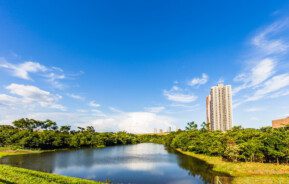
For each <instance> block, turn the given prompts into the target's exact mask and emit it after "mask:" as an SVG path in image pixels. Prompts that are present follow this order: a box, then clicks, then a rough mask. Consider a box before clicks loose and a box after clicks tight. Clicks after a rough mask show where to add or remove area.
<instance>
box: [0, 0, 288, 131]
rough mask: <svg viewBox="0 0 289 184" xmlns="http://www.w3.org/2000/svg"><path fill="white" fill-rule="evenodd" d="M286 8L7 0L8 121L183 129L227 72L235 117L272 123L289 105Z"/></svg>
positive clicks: (2, 119) (3, 88)
mask: <svg viewBox="0 0 289 184" xmlns="http://www.w3.org/2000/svg"><path fill="white" fill-rule="evenodd" d="M260 4H262V6H260ZM288 12H289V2H288V1H281V0H274V1H273V0H272V1H266V2H264V1H261V0H259V1H258V0H257V1H254V2H252V1H242V2H238V3H236V2H232V1H218V3H215V2H212V1H211V2H209V1H202V3H200V2H197V1H194V2H192V1H181V2H180V1H168V0H166V1H158V0H157V1H155V0H154V1H147V0H144V1H85V2H80V1H79V2H77V1H46V2H44V1H41V2H39V1H29V2H27V1H22V2H21V1H0V123H1V124H9V123H11V121H13V120H15V119H18V118H22V117H28V118H35V119H40V120H44V119H52V120H54V121H57V122H58V123H59V124H61V125H64V124H69V125H72V126H73V127H76V126H88V125H93V126H95V128H96V130H98V131H119V130H126V131H129V132H152V131H153V130H154V128H157V129H160V128H161V129H163V130H167V129H168V127H169V126H171V127H172V128H173V129H175V128H184V127H185V124H186V123H187V122H188V121H192V120H194V121H196V122H198V124H201V122H203V121H205V119H206V117H205V97H206V95H208V93H209V91H210V87H211V86H213V85H216V84H217V83H218V82H223V83H225V84H230V85H232V87H233V93H234V95H233V105H234V110H233V111H234V114H233V119H234V120H233V122H234V125H242V126H244V127H256V128H257V127H261V126H268V125H270V124H271V120H272V119H275V118H282V117H286V116H288V115H289V14H288Z"/></svg>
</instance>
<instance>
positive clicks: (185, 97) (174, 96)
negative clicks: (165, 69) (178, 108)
mask: <svg viewBox="0 0 289 184" xmlns="http://www.w3.org/2000/svg"><path fill="white" fill-rule="evenodd" d="M163 94H164V96H165V97H166V98H167V99H168V100H170V101H173V102H179V103H191V102H194V101H195V100H197V98H198V97H197V96H195V95H194V94H188V93H183V92H182V89H180V88H179V87H177V86H173V88H172V89H171V90H169V91H168V90H164V93H163Z"/></svg>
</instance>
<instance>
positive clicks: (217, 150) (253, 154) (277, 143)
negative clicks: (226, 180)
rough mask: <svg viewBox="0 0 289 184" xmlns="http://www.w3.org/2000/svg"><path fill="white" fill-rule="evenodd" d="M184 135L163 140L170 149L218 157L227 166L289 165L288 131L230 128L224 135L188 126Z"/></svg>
mask: <svg viewBox="0 0 289 184" xmlns="http://www.w3.org/2000/svg"><path fill="white" fill-rule="evenodd" d="M187 127H188V128H187V131H177V132H173V133H170V134H168V135H166V136H164V137H163V139H164V144H165V145H166V146H169V147H171V148H174V149H181V150H183V151H190V152H193V153H197V154H204V155H208V156H220V157H222V158H223V159H225V160H227V161H231V162H237V161H241V162H261V163H287V164H288V161H289V127H284V128H279V129H273V128H271V127H265V128H261V129H253V128H246V129H244V128H242V127H234V128H233V129H232V130H229V131H227V132H221V131H208V130H207V129H206V128H205V127H206V126H204V127H203V128H202V129H200V130H198V129H197V128H196V127H195V126H194V124H193V123H189V124H188V126H187Z"/></svg>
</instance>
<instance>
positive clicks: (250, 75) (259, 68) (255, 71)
mask: <svg viewBox="0 0 289 184" xmlns="http://www.w3.org/2000/svg"><path fill="white" fill-rule="evenodd" d="M276 65H277V61H274V60H273V59H270V58H265V59H262V60H261V61H258V62H257V63H255V65H253V66H251V67H252V69H250V71H249V72H245V73H241V74H239V75H237V76H236V77H235V78H234V81H235V82H242V84H241V85H240V86H237V87H235V88H234V89H233V93H234V94H236V93H238V92H239V91H241V90H244V89H247V88H251V87H256V86H257V85H259V84H261V83H262V82H264V81H266V80H267V79H268V78H269V77H271V76H272V75H273V74H274V73H275V67H276Z"/></svg>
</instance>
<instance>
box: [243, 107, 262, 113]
mask: <svg viewBox="0 0 289 184" xmlns="http://www.w3.org/2000/svg"><path fill="white" fill-rule="evenodd" d="M263 110H264V109H263V108H260V107H250V108H247V109H245V111H246V112H259V111H263Z"/></svg>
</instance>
